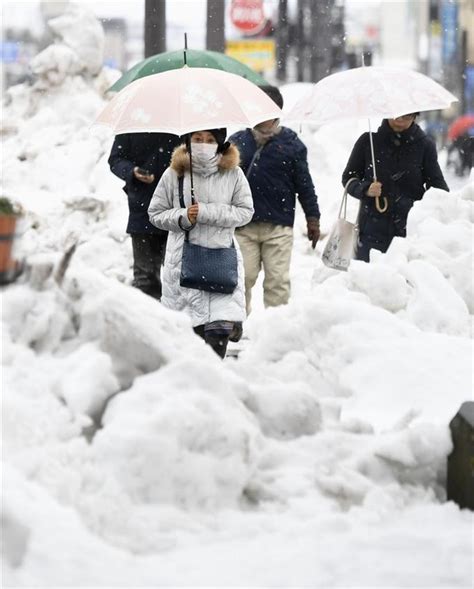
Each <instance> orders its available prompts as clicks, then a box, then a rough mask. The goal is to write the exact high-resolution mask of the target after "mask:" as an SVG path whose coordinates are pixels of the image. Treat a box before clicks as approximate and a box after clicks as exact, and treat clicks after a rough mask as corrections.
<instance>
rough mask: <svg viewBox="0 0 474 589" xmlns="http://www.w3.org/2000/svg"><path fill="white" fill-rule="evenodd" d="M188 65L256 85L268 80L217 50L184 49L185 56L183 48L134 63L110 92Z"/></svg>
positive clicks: (261, 84)
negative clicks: (235, 76) (239, 77)
mask: <svg viewBox="0 0 474 589" xmlns="http://www.w3.org/2000/svg"><path fill="white" fill-rule="evenodd" d="M185 59H186V65H188V66H189V67H208V68H213V69H217V70H224V71H225V72H229V73H231V74H237V75H239V76H242V77H243V78H246V79H247V80H249V81H250V82H253V83H254V84H257V86H267V85H268V82H267V81H266V80H265V79H264V78H262V76H260V75H259V74H257V73H256V72H254V71H253V70H252V69H251V68H249V67H248V66H247V65H245V64H244V63H242V62H240V61H238V60H237V59H234V58H233V57H229V56H228V55H225V54H224V53H218V52H217V51H199V50H197V49H186V57H185V56H184V52H183V50H182V49H181V50H179V51H166V52H165V53H158V54H157V55H152V56H151V57H148V58H147V59H145V60H143V61H141V62H140V63H137V64H136V65H134V66H133V67H132V68H131V69H129V70H128V71H127V72H125V73H124V74H123V76H122V77H121V78H120V79H119V80H117V81H116V82H115V84H114V85H113V86H111V87H110V88H109V91H110V92H118V91H119V90H122V88H125V86H127V85H128V84H130V82H133V81H134V80H138V78H144V77H145V76H150V75H152V74H158V73H160V72H166V71H168V70H176V69H179V68H182V67H183V66H184V65H185Z"/></svg>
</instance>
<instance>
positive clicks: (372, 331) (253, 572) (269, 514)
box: [2, 9, 474, 588]
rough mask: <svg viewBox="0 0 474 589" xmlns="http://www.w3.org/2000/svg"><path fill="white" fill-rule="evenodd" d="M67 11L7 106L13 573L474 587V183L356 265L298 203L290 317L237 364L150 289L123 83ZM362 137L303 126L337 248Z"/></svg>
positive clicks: (161, 581) (270, 328) (7, 558)
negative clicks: (466, 466)
mask: <svg viewBox="0 0 474 589" xmlns="http://www.w3.org/2000/svg"><path fill="white" fill-rule="evenodd" d="M74 10H76V9H74ZM81 14H82V13H81ZM79 16H80V14H79ZM79 16H78V14H75V18H79ZM69 18H72V17H71V15H69V16H66V17H63V21H62V22H57V23H56V31H61V33H60V34H59V32H58V35H59V38H58V42H57V44H56V45H54V46H52V47H50V48H47V49H45V51H44V52H43V54H40V55H39V56H38V57H37V58H36V59H35V62H36V64H37V65H36V67H37V72H38V75H39V77H38V81H37V82H36V83H35V85H33V86H26V85H23V86H17V87H15V88H12V89H10V90H9V97H7V103H6V105H5V108H4V117H3V119H4V120H3V136H4V145H3V147H4V150H3V186H2V190H3V194H5V195H8V196H10V197H12V198H13V199H15V200H17V201H18V202H20V203H21V204H22V205H23V207H24V209H25V215H24V219H23V222H22V226H21V228H20V232H21V241H20V244H19V249H18V250H17V255H18V256H20V257H22V258H24V260H25V271H24V273H23V275H22V276H21V277H20V278H19V279H18V281H17V282H16V283H15V284H13V285H10V286H8V287H7V288H4V289H3V292H2V307H3V353H2V361H3V392H2V402H3V453H2V457H3V482H4V485H3V491H4V497H3V501H2V523H3V526H4V537H3V540H4V542H3V546H2V557H3V570H4V579H3V584H4V585H5V586H16V587H31V586H44V587H46V586H56V587H60V586H61V587H62V586H76V587H79V586H81V587H99V586H109V587H110V586H114V587H119V586H167V587H184V586H187V587H194V586H201V587H202V586H213V587H226V586H240V587H296V586H299V587H348V586H350V587H456V588H460V587H471V586H472V582H473V568H472V567H473V539H472V514H471V513H470V512H469V511H467V510H460V509H459V508H458V506H457V505H456V504H454V503H453V502H447V501H446V492H445V484H446V458H447V456H448V454H449V453H450V451H451V448H452V444H451V437H450V433H449V427H448V424H449V421H450V420H451V418H452V417H453V416H454V415H455V413H456V412H457V410H458V409H459V407H460V405H461V403H462V402H464V401H466V400H469V399H470V398H471V385H472V346H471V339H470V338H471V328H472V313H473V302H472V301H473V298H472V225H473V221H474V212H473V201H474V188H473V185H472V182H471V183H468V181H467V180H465V181H464V182H458V184H457V185H455V186H454V190H453V191H452V192H451V193H450V194H447V193H444V192H443V191H440V190H434V189H433V190H430V191H429V192H428V193H427V194H426V195H425V198H424V199H423V201H421V202H418V203H416V205H415V207H414V209H413V211H412V213H411V216H410V219H409V227H408V233H409V237H408V238H407V239H405V240H403V239H397V240H395V242H394V243H393V245H392V246H391V248H390V251H389V252H388V254H387V255H377V253H376V254H375V255H374V259H373V262H372V263H371V264H370V265H367V264H363V263H361V262H353V263H352V264H351V267H350V269H349V271H348V272H347V273H340V272H337V271H334V270H329V269H328V268H326V267H324V266H323V264H322V262H321V260H320V254H321V251H322V248H323V246H324V240H323V241H322V243H320V244H318V247H317V250H316V252H313V250H311V248H310V244H309V242H308V241H307V239H306V237H305V235H304V230H305V224H304V218H303V216H302V213H301V211H298V218H297V223H296V225H295V246H294V257H293V262H292V281H293V290H292V297H291V300H290V303H289V305H287V306H285V307H279V308H273V309H267V310H264V309H263V307H262V304H261V293H260V292H259V291H258V290H257V291H256V292H255V297H254V298H255V310H254V311H253V313H252V314H251V316H250V317H249V319H248V321H247V323H246V324H245V335H246V338H248V339H245V340H244V345H243V349H242V351H241V353H240V356H239V358H238V359H237V360H235V359H234V358H227V359H226V360H225V361H224V362H222V361H221V360H220V359H219V358H218V357H217V356H216V355H215V354H214V353H213V352H212V350H211V349H210V348H209V347H207V346H206V345H205V344H204V343H203V342H202V341H201V340H200V339H199V338H198V337H197V336H195V335H194V334H193V332H192V329H191V326H190V322H189V320H188V318H187V317H186V316H185V315H182V314H180V313H176V312H172V311H169V310H167V309H165V308H164V307H162V306H161V305H160V304H159V303H157V302H156V301H155V300H154V299H151V298H149V297H147V296H146V295H144V294H142V293H141V292H139V291H138V290H136V289H134V288H132V287H131V286H130V281H131V259H132V258H131V247H130V242H129V239H128V237H127V236H126V235H125V233H124V230H125V225H126V218H127V205H126V199H125V196H124V194H123V192H122V190H121V186H122V183H121V181H119V180H118V179H117V178H115V177H114V176H113V175H112V174H111V173H110V171H109V169H108V166H107V157H108V153H109V150H110V147H111V142H112V138H111V137H109V136H107V135H106V134H105V133H103V132H102V131H101V132H97V131H96V132H95V133H92V132H91V125H92V123H93V121H94V119H95V117H96V116H97V114H98V113H99V111H100V110H101V108H102V107H103V106H104V105H105V104H106V101H107V97H106V95H105V89H106V88H107V87H108V85H109V84H111V83H112V82H113V80H114V78H115V77H116V75H117V74H116V72H111V71H105V70H98V69H97V63H98V57H97V55H95V54H94V53H93V51H92V48H93V47H95V50H96V52H98V53H100V50H101V43H102V41H101V38H100V35H99V34H97V29H96V27H95V24H94V21H93V20H90V21H88V20H87V19H88V18H89V17H87V15H82V16H81V18H82V19H83V20H82V22H83V23H89V25H86V24H84V27H85V28H86V29H87V30H88V31H89V33H90V34H89V35H88V38H89V39H90V42H89V46H88V47H89V50H90V51H89V52H83V51H82V49H83V45H82V44H80V45H76V44H75V34H76V31H77V28H75V27H71V26H70V24H71V23H70V20H68V19H69ZM68 39H69V40H68ZM94 40H95V41H94ZM39 64H41V68H40V67H39ZM81 64H82V65H81ZM63 66H64V67H63ZM48 72H49V73H48ZM54 72H55V73H56V75H53V73H54ZM284 90H285V89H284ZM295 92H298V88H295V87H293V88H290V89H288V96H289V97H290V93H293V94H294V93H295ZM290 101H291V100H290ZM363 130H364V128H363V125H362V124H359V123H357V122H354V125H352V126H351V125H349V124H347V123H344V124H340V123H338V124H333V125H328V126H326V127H323V128H321V129H316V128H313V127H310V126H309V127H305V128H302V129H301V135H302V138H303V140H304V141H305V142H306V143H307V145H308V148H309V158H310V166H311V171H312V175H313V179H314V181H315V184H316V188H317V192H318V195H319V199H320V207H321V210H322V229H323V232H324V233H325V234H326V235H327V232H328V231H329V230H330V227H331V225H332V223H333V222H334V220H335V218H336V215H337V210H338V206H339V199H340V198H341V196H342V187H341V185H340V176H341V172H342V169H343V167H344V165H345V161H346V159H347V157H348V155H349V151H350V148H351V146H352V144H353V142H354V140H355V139H356V138H357V136H358V134H359V133H360V132H361V131H363ZM449 180H451V179H450V178H449V177H448V181H449ZM354 207H355V204H354V203H352V209H351V212H350V214H352V215H354V214H355V208H354ZM259 301H260V302H259Z"/></svg>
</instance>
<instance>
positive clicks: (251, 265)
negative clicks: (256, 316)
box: [235, 223, 262, 315]
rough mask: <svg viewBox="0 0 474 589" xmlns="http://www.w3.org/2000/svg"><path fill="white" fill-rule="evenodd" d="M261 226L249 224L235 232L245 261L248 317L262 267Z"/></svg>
mask: <svg viewBox="0 0 474 589" xmlns="http://www.w3.org/2000/svg"><path fill="white" fill-rule="evenodd" d="M259 225H261V223H249V224H248V225H246V226H245V227H242V228H241V229H238V230H237V231H236V232H235V236H236V237H237V241H238V242H239V246H240V250H241V252H242V257H243V259H244V271H245V304H246V307H247V315H248V314H249V313H250V309H251V298H252V288H253V287H254V285H255V283H256V282H257V278H258V275H259V272H260V268H261V265H262V258H261V244H260V240H259Z"/></svg>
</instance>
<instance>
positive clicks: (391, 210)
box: [342, 120, 449, 242]
mask: <svg viewBox="0 0 474 589" xmlns="http://www.w3.org/2000/svg"><path fill="white" fill-rule="evenodd" d="M373 142H374V151H375V165H376V172H377V180H378V181H379V182H380V183H381V184H382V196H384V197H386V198H387V200H388V210H387V212H385V213H379V212H378V211H377V209H376V207H375V198H371V197H368V196H366V195H365V193H366V191H367V189H368V187H369V186H370V184H371V183H372V182H373V178H374V176H373V169H372V156H371V150H370V141H369V134H368V133H364V134H363V135H361V136H360V137H359V139H358V140H357V141H356V143H355V145H354V148H353V149H352V153H351V155H350V157H349V161H348V162H347V166H346V169H345V170H344V173H343V175H342V183H343V184H344V185H346V183H347V181H348V180H349V179H350V178H356V179H357V180H354V181H353V182H351V183H350V185H349V189H348V191H349V194H351V195H352V196H354V197H356V198H358V199H360V200H361V209H360V217H359V230H360V234H361V237H363V236H364V235H368V236H369V238H373V241H375V242H377V241H384V240H385V239H391V238H393V237H394V236H395V235H398V236H401V237H405V235H406V222H407V216H408V213H409V211H410V209H411V207H412V206H413V202H414V201H415V200H420V199H421V198H422V197H423V194H424V193H425V191H426V190H428V188H431V187H434V188H441V189H442V190H446V191H449V188H448V185H447V184H446V182H445V180H444V177H443V173H442V172H441V169H440V167H439V164H438V156H437V153H436V147H435V144H434V142H433V141H432V139H430V138H429V137H428V136H427V135H426V134H425V133H424V132H423V131H422V129H420V127H419V126H418V125H417V124H416V123H413V124H412V125H411V126H410V127H409V128H408V129H407V130H406V131H403V132H402V133H396V132H395V131H393V130H392V129H391V127H390V125H389V124H388V121H386V120H384V121H383V122H382V124H381V125H380V127H379V129H378V131H377V133H374V134H373Z"/></svg>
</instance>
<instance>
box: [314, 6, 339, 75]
mask: <svg viewBox="0 0 474 589" xmlns="http://www.w3.org/2000/svg"><path fill="white" fill-rule="evenodd" d="M333 5H334V0H327V1H326V2H324V3H323V2H320V0H311V1H310V7H311V35H310V39H311V41H310V63H311V82H319V80H321V79H322V78H324V77H325V76H327V75H328V74H329V73H330V70H331V57H332V28H331V14H332V9H333Z"/></svg>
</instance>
